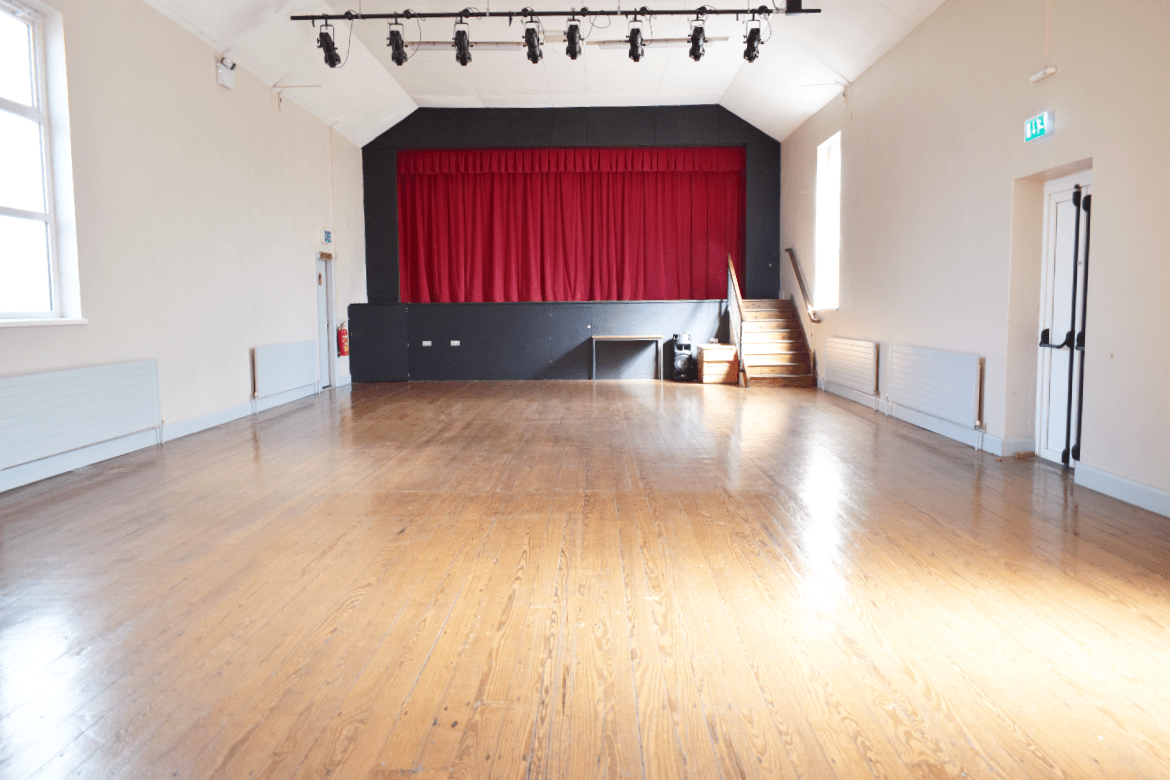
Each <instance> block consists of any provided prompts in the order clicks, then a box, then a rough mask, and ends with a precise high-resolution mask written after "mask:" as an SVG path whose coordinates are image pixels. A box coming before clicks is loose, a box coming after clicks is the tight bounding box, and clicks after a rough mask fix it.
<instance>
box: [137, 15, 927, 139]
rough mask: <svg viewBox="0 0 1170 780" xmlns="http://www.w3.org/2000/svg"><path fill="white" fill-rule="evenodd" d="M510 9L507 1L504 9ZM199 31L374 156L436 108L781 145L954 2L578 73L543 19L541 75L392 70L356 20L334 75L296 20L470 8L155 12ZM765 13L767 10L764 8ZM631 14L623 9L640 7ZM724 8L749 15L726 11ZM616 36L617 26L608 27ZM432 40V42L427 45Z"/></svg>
mask: <svg viewBox="0 0 1170 780" xmlns="http://www.w3.org/2000/svg"><path fill="white" fill-rule="evenodd" d="M497 1H499V0H497ZM146 2H147V3H149V4H150V5H151V6H153V7H155V8H157V9H158V10H159V11H161V12H163V13H164V14H166V15H167V16H169V17H170V18H172V19H174V20H175V21H176V22H178V23H179V24H181V25H183V26H184V27H186V28H187V29H189V30H191V31H192V32H194V33H195V34H197V35H199V36H200V37H201V38H203V39H204V40H206V41H207V42H208V43H209V44H211V45H212V46H213V47H215V48H216V49H217V50H218V51H220V52H221V53H224V54H226V55H227V56H229V57H231V58H232V59H233V60H235V61H236V62H237V63H239V64H240V65H241V66H242V67H244V68H247V69H248V70H250V71H251V72H253V73H255V74H256V75H257V76H258V77H259V78H260V79H262V80H263V81H264V82H265V83H267V84H269V85H272V86H273V87H275V88H277V89H284V90H285V91H284V93H283V95H284V97H285V98H286V99H290V100H294V101H295V102H297V103H298V104H300V105H302V106H304V107H305V108H306V109H308V110H309V111H311V112H312V113H314V114H315V115H317V116H318V117H320V118H321V119H322V120H323V121H325V122H326V123H327V124H330V125H333V126H335V127H336V128H337V130H338V131H339V132H341V133H342V134H343V135H345V136H346V137H347V138H349V139H350V140H352V141H354V142H355V143H357V144H359V145H365V144H366V143H368V142H369V141H371V140H373V139H374V138H376V137H377V136H378V135H380V134H381V133H383V132H384V131H386V130H387V129H389V128H390V127H392V126H393V125H395V124H397V123H398V122H400V121H402V119H404V118H405V117H406V116H408V115H409V114H410V113H411V112H412V111H414V109H415V108H417V107H419V106H439V107H459V108H467V107H493V108H494V107H525V108H537V107H561V106H645V105H687V104H703V103H718V104H721V105H723V106H724V107H726V108H727V109H729V110H730V111H732V112H734V113H736V114H737V115H739V116H740V117H742V118H744V119H746V120H747V121H748V122H750V123H752V124H753V125H755V126H756V127H758V128H760V129H761V130H763V131H764V132H766V133H768V134H769V135H771V136H772V137H774V138H776V139H778V140H783V139H784V138H785V137H787V136H788V134H789V133H791V132H792V131H793V130H795V129H796V128H797V127H798V126H799V125H800V124H801V123H802V122H803V121H804V120H805V119H807V118H808V117H809V116H811V115H812V114H813V113H815V112H816V111H817V110H818V109H819V108H821V107H822V106H824V105H825V104H826V103H827V102H828V101H829V100H832V99H833V98H834V97H835V96H836V95H838V94H840V93H841V90H842V88H843V87H844V86H845V85H846V84H848V83H849V82H851V81H852V80H853V79H855V78H857V76H859V75H860V74H861V73H862V72H864V71H865V69H866V68H868V67H869V66H870V65H871V64H873V63H874V62H875V61H876V60H877V59H878V58H879V57H881V56H882V55H883V54H885V53H886V52H887V51H889V50H890V49H891V48H892V47H893V46H894V44H896V43H897V42H898V41H899V40H901V39H902V38H903V37H904V36H905V35H906V34H907V33H908V32H910V30H912V29H913V28H914V27H916V26H917V25H918V24H920V23H921V22H922V21H923V20H924V19H926V17H927V16H929V15H930V14H931V13H933V12H934V11H935V10H936V9H937V8H938V7H939V6H940V5H942V3H943V2H944V0H805V5H806V6H807V7H820V8H821V9H823V13H821V14H813V15H804V16H792V17H787V16H784V15H783V14H773V15H772V17H771V25H770V26H771V37H770V38H767V35H768V29H767V27H765V37H766V38H767V40H766V42H765V43H764V45H763V46H762V47H761V49H760V57H759V59H758V60H757V61H756V62H754V63H748V62H746V61H744V59H743V35H744V23H743V21H742V20H741V21H736V19H735V17H733V16H727V17H711V18H710V19H708V21H707V25H706V33H707V37H708V38H718V37H726V38H728V40H727V41H725V42H710V43H708V44H707V47H706V56H704V57H703V59H702V60H701V61H700V62H694V61H693V60H691V59H690V58H689V57H688V56H687V50H686V48H668V49H666V48H663V49H660V48H648V49H646V53H645V56H644V57H643V59H642V61H641V62H637V63H635V62H632V61H631V60H630V59H629V57H628V56H627V52H626V51H625V50H623V49H621V48H617V49H604V48H601V47H599V46H596V45H590V44H587V45H586V46H585V52H584V55H583V56H582V57H580V58H579V59H577V60H576V61H573V60H570V59H569V58H568V57H567V56H566V55H565V44H564V43H559V42H557V41H559V40H560V33H561V31H563V29H564V20H563V19H562V18H548V19H545V20H544V23H545V26H546V35H547V40H546V43H545V46H544V59H543V60H542V61H541V62H540V63H539V64H537V65H533V64H532V63H530V62H529V61H528V60H527V59H526V58H525V53H524V49H523V48H522V47H519V46H518V47H517V48H515V49H507V50H501V49H485V48H476V47H475V46H474V45H473V47H472V62H471V64H470V65H468V66H466V67H462V66H460V65H459V64H458V63H456V62H455V54H454V49H445V50H437V51H419V52H417V53H415V54H414V56H413V57H412V58H411V59H410V61H409V62H407V63H406V64H405V65H403V66H401V67H399V66H395V65H394V63H393V62H392V61H391V60H390V50H389V49H388V48H387V47H386V36H387V25H386V23H385V22H380V21H373V20H369V21H359V22H354V23H353V24H352V36H351V33H350V27H351V25H350V24H349V23H345V22H341V23H337V25H336V33H337V35H336V37H337V44H338V49H339V50H340V53H341V55H342V57H344V58H346V59H345V64H344V66H343V67H341V68H337V69H330V68H329V67H327V66H326V65H325V63H324V60H323V58H322V56H321V52H320V50H318V49H317V47H316V30H315V29H314V28H313V27H312V26H311V25H310V24H309V23H308V22H292V21H289V16H291V15H293V14H312V13H344V12H345V11H347V10H354V11H357V10H361V11H362V12H364V13H391V12H395V11H404V10H406V9H407V8H411V9H413V10H415V11H420V12H422V11H459V10H461V9H463V8H465V7H467V3H466V0H463V2H456V1H455V0H417V1H415V0H350V2H349V3H348V4H346V3H345V2H344V0H332V1H331V2H325V0H146ZM529 4H531V5H539V6H540V7H542V8H544V9H546V10H557V9H563V8H568V7H569V5H568V4H567V3H559V4H558V3H556V2H551V3H547V2H541V3H532V2H530V0H529V2H522V3H516V4H515V7H513V6H511V5H508V6H504V7H502V8H501V7H496V8H491V6H490V5H489V6H486V7H485V10H490V11H491V12H492V13H493V14H500V13H503V14H507V12H508V11H519V10H520V8H522V7H524V6H525V5H529ZM698 4H699V3H686V2H680V0H638V2H637V5H638V6H639V7H641V6H643V5H645V6H648V7H649V8H650V9H651V10H652V11H653V10H654V9H656V8H660V9H661V8H688V7H690V5H698ZM757 4H758V0H757ZM632 5H634V3H633V2H631V3H630V5H627V6H623V7H627V8H628V7H630V6H632ZM712 5H715V6H717V7H720V8H739V7H746V5H747V3H742V4H741V3H731V2H728V1H727V0H717V2H715V3H712ZM593 7H595V8H597V9H602V8H604V9H610V10H613V9H617V8H618V5H617V0H607V1H605V0H597V4H596V5H594V6H593ZM469 24H470V35H471V40H472V42H473V44H474V43H476V42H485V41H516V42H519V41H520V40H521V38H522V37H523V34H524V25H523V24H522V23H521V22H520V20H519V19H518V18H517V19H515V20H514V21H513V23H512V24H511V25H509V23H508V19H507V17H506V15H505V16H500V17H494V18H490V19H473V20H471V21H470V23H469ZM606 24H608V26H607V27H603V26H602V25H606ZM404 26H405V35H406V39H407V42H408V43H409V42H412V41H416V40H420V39H421V40H426V41H449V40H451V38H452V26H453V20H450V19H432V20H427V21H423V22H417V21H409V22H405V25H404ZM626 27H627V26H626V22H625V21H624V20H621V19H617V18H610V19H608V20H601V21H600V23H599V24H598V26H597V27H595V28H593V29H592V30H590V29H589V24H588V23H586V24H585V30H586V32H587V34H588V40H589V41H619V40H622V39H624V38H625V37H626V34H627V28H626ZM688 31H689V22H688V20H687V19H686V18H685V17H667V16H663V17H656V18H653V20H652V26H651V24H646V25H644V26H643V35H644V37H646V38H648V39H649V38H685V37H686V36H687V34H688ZM420 36H421V38H420Z"/></svg>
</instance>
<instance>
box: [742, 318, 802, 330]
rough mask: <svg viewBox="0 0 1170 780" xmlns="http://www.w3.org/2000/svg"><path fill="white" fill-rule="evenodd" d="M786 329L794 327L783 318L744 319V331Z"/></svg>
mask: <svg viewBox="0 0 1170 780" xmlns="http://www.w3.org/2000/svg"><path fill="white" fill-rule="evenodd" d="M775 330H787V331H792V330H795V328H793V327H792V325H791V324H790V323H788V322H785V321H784V320H744V321H743V332H744V333H762V332H765V331H775Z"/></svg>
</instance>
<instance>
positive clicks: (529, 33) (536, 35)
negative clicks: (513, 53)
mask: <svg viewBox="0 0 1170 780" xmlns="http://www.w3.org/2000/svg"><path fill="white" fill-rule="evenodd" d="M536 25H537V23H536V22H535V21H534V20H532V19H529V20H528V26H527V27H526V28H525V29H524V45H525V46H527V47H528V61H529V62H531V63H532V64H533V65H535V64H537V63H538V62H540V61H541V60H543V59H544V52H543V51H541V48H540V32H539V31H538V30H537V29H536Z"/></svg>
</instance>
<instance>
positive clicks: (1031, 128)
mask: <svg viewBox="0 0 1170 780" xmlns="http://www.w3.org/2000/svg"><path fill="white" fill-rule="evenodd" d="M1046 135H1052V114H1051V113H1050V112H1048V111H1045V112H1044V113H1043V114H1041V115H1040V116H1034V117H1032V118H1031V119H1029V120H1028V121H1027V122H1025V123H1024V142H1025V143H1027V142H1028V141H1035V140H1036V139H1037V138H1043V137H1044V136H1046Z"/></svg>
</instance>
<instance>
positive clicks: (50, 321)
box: [0, 317, 89, 328]
mask: <svg viewBox="0 0 1170 780" xmlns="http://www.w3.org/2000/svg"><path fill="white" fill-rule="evenodd" d="M88 324H89V320H86V319H80V318H74V319H70V318H66V317H45V318H43V319H27V320H0V328H19V327H22V326H23V327H37V326H40V325H88Z"/></svg>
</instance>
